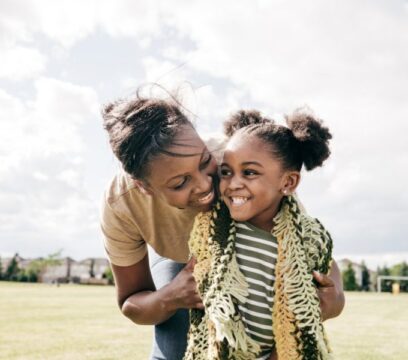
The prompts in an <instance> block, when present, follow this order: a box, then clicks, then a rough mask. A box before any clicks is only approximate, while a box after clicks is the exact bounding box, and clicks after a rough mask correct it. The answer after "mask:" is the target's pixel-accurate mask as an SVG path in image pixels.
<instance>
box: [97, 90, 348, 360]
mask: <svg viewBox="0 0 408 360" xmlns="http://www.w3.org/2000/svg"><path fill="white" fill-rule="evenodd" d="M103 119H104V127H105V129H106V130H107V132H108V134H109V139H110V144H111V147H112V150H113V152H114V154H115V155H116V157H117V158H118V159H119V161H120V162H121V163H122V166H123V169H124V172H122V173H120V174H119V175H117V176H116V177H115V178H114V180H113V181H112V183H111V186H110V187H109V189H108V190H107V192H106V196H105V199H104V204H103V209H102V217H101V227H102V230H103V232H104V235H105V248H106V252H107V254H108V257H109V259H110V262H111V265H112V270H113V274H114V277H115V284H116V290H117V299H118V304H119V307H120V309H121V311H122V313H123V314H124V315H125V316H127V317H128V318H129V319H131V320H132V321H133V322H135V323H137V324H151V325H156V326H155V342H154V347H153V351H152V355H151V358H152V359H175V360H177V359H181V358H182V357H183V354H184V351H185V346H186V332H187V327H188V313H187V309H191V308H203V304H202V302H201V299H200V297H199V296H198V293H197V291H196V284H195V281H194V278H193V276H192V271H193V268H194V259H191V260H190V261H189V262H188V263H187V265H185V266H184V264H185V263H186V262H187V259H188V246H187V241H188V238H189V233H190V231H191V228H192V225H193V220H194V217H195V215H196V214H197V213H198V212H200V211H206V210H209V209H210V207H211V204H212V203H213V201H214V199H215V197H216V191H215V185H214V180H215V179H216V174H217V164H216V161H215V159H214V158H213V156H212V154H211V153H210V152H209V151H208V149H207V147H206V145H205V144H204V142H203V141H202V140H201V139H200V137H199V136H198V134H197V133H196V131H195V130H194V127H193V125H192V124H191V122H190V121H189V120H188V119H187V117H186V116H185V115H184V114H183V113H182V111H181V110H180V106H179V104H178V103H176V102H175V101H173V100H160V99H152V98H147V99H146V98H140V97H139V96H136V97H135V98H132V99H127V100H119V101H116V102H114V103H111V104H109V105H107V106H106V107H105V109H104V111H103ZM147 244H149V245H150V247H151V248H152V249H154V251H152V252H150V255H151V256H150V267H149V255H148V253H147ZM152 258H153V259H152ZM152 260H153V261H152ZM152 275H153V277H152ZM314 276H315V278H316V280H317V281H318V282H319V283H320V285H321V289H320V290H319V297H320V303H321V307H322V313H323V317H324V318H331V317H334V316H337V315H338V314H339V313H340V312H341V310H342V308H343V306H344V297H343V293H342V286H341V279H340V274H339V271H338V268H337V266H336V265H334V266H333V271H332V273H331V274H330V276H331V278H330V277H327V276H324V275H321V274H316V275H314ZM153 280H154V281H153Z"/></svg>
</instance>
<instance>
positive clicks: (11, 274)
mask: <svg viewBox="0 0 408 360" xmlns="http://www.w3.org/2000/svg"><path fill="white" fill-rule="evenodd" d="M17 259H18V254H17V253H16V254H14V256H13V258H12V259H11V260H10V262H9V264H8V266H7V269H6V272H5V274H4V279H5V280H9V281H16V280H17V278H18V273H19V272H20V268H19V266H18V260H17Z"/></svg>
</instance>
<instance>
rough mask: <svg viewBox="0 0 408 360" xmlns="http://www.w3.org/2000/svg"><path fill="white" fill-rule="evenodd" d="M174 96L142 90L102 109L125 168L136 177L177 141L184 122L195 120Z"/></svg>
mask: <svg viewBox="0 0 408 360" xmlns="http://www.w3.org/2000/svg"><path fill="white" fill-rule="evenodd" d="M180 108H181V106H180V104H179V103H178V102H177V101H176V100H174V99H171V100H163V99H156V98H143V97H141V96H140V95H139V94H137V95H136V96H134V97H132V98H130V99H119V100H117V101H114V102H111V103H109V104H106V105H105V106H104V108H103V110H102V118H103V126H104V129H105V130H106V131H107V132H108V135H109V142H110V145H111V147H112V150H113V153H114V154H115V156H116V157H117V158H118V160H119V161H120V162H121V163H122V165H123V168H124V170H125V171H126V172H127V173H129V174H130V175H131V176H132V177H133V178H135V179H145V178H146V176H148V173H149V167H148V164H149V163H150V161H151V160H152V159H153V158H155V157H156V156H158V155H160V154H163V153H165V154H168V155H174V156H177V154H173V153H170V152H169V151H167V149H168V148H169V146H171V145H174V139H175V137H176V135H177V134H178V132H179V131H180V125H190V126H192V123H191V122H190V121H189V120H188V119H187V117H186V116H185V115H184V114H183V112H182V111H181V109H180Z"/></svg>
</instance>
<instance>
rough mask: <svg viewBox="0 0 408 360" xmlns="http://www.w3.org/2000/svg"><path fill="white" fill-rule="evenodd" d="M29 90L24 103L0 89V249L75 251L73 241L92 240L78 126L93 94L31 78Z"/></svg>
mask: <svg viewBox="0 0 408 360" xmlns="http://www.w3.org/2000/svg"><path fill="white" fill-rule="evenodd" d="M35 89H36V94H35V96H34V98H33V99H32V100H30V101H26V102H23V101H22V100H20V99H18V98H16V97H13V96H11V95H10V94H8V93H6V92H5V91H0V104H1V105H2V115H3V116H5V117H6V119H8V121H4V122H0V162H1V163H2V167H1V170H0V198H1V200H2V201H1V204H2V206H1V208H0V233H1V243H2V251H5V252H13V251H15V250H16V249H18V250H19V251H20V252H21V253H22V254H23V255H24V253H29V254H33V255H36V256H40V255H44V254H46V253H47V252H50V251H54V250H58V249H60V248H63V249H65V250H67V251H68V253H69V254H71V253H77V254H78V243H77V242H75V241H74V240H76V241H81V240H82V239H85V238H87V237H89V238H90V239H89V241H90V244H92V240H94V241H95V240H96V239H92V234H94V233H95V231H96V228H97V214H98V205H99V204H96V203H95V202H94V201H93V200H92V199H91V198H90V197H89V195H88V191H87V190H86V188H85V187H84V179H83V174H84V162H83V160H81V158H82V157H83V156H84V149H85V146H86V143H85V141H84V139H83V138H82V133H83V126H85V125H86V123H87V121H89V120H90V119H93V118H94V117H95V116H96V115H97V109H98V97H97V95H96V93H95V92H94V91H93V90H92V89H91V88H88V87H82V86H77V85H74V84H71V83H67V82H62V81H59V80H55V79H50V78H41V79H39V80H38V81H36V83H35ZM11 119H12V121H11ZM3 164H4V165H5V166H3ZM93 237H94V236H93ZM93 246H95V245H93ZM85 247H86V248H87V247H88V246H85ZM50 249H51V250H50Z"/></svg>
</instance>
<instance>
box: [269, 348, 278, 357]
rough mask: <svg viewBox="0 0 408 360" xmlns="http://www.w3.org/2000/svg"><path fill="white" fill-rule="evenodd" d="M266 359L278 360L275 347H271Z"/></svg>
mask: <svg viewBox="0 0 408 360" xmlns="http://www.w3.org/2000/svg"><path fill="white" fill-rule="evenodd" d="M268 360H278V354H277V353H276V349H273V351H272V353H271V356H269V358H268Z"/></svg>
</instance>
